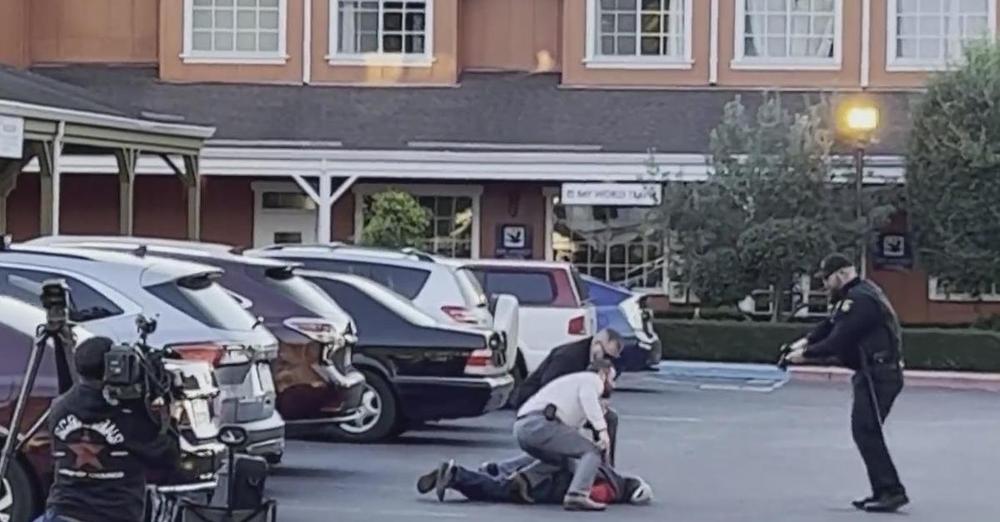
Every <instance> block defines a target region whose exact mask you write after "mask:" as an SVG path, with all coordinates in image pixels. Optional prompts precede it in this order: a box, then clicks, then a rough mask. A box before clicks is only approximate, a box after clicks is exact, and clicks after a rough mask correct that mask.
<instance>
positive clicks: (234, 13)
mask: <svg viewBox="0 0 1000 522" xmlns="http://www.w3.org/2000/svg"><path fill="white" fill-rule="evenodd" d="M188 2H189V5H190V10H189V12H188V13H187V14H188V24H189V30H190V40H189V42H188V46H189V51H190V53H191V54H194V55H198V54H202V55H236V56H239V55H261V54H272V55H274V54H280V53H281V52H282V49H283V46H282V45H281V40H282V35H283V33H284V28H283V27H282V25H283V16H282V14H283V9H284V7H285V6H284V3H285V2H284V0H188Z"/></svg>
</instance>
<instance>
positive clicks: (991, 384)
mask: <svg viewBox="0 0 1000 522" xmlns="http://www.w3.org/2000/svg"><path fill="white" fill-rule="evenodd" d="M853 374H854V372H853V371H851V370H848V369H845V368H835V367H821V366H794V367H790V368H789V375H790V377H791V380H793V381H799V382H837V383H847V382H850V380H851V375H853ZM903 378H904V379H905V383H906V385H908V386H918V387H926V388H945V389H950V390H979V391H989V392H1000V373H972V372H934V371H926V370H905V371H904V372H903Z"/></svg>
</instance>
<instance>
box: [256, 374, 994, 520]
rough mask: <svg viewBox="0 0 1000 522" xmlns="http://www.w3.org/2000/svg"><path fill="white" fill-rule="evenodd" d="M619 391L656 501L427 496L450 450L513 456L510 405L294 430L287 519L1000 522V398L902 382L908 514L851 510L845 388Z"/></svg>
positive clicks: (283, 506) (631, 441)
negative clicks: (403, 429)
mask: <svg viewBox="0 0 1000 522" xmlns="http://www.w3.org/2000/svg"><path fill="white" fill-rule="evenodd" d="M768 390H771V391H768ZM613 402H614V407H615V408H616V409H617V410H618V411H619V413H620V415H621V427H620V442H619V449H618V465H619V467H620V468H621V469H622V470H624V471H627V472H630V473H635V474H638V475H640V476H642V477H643V478H644V479H646V480H647V481H648V482H649V483H650V484H651V485H652V487H653V488H654V492H655V497H656V498H655V500H654V502H653V503H652V504H651V505H649V506H643V507H636V506H611V507H610V508H609V510H608V511H607V512H605V513H593V514H591V513H568V512H564V511H562V509H561V508H560V507H558V506H520V505H500V504H482V503H472V502H468V501H465V500H463V499H462V498H461V497H460V495H458V494H457V493H454V492H449V497H448V498H447V501H446V502H445V503H439V502H438V501H437V499H436V498H434V497H433V495H427V496H423V497H421V496H420V495H418V494H417V492H416V489H415V481H416V478H417V476H418V475H420V474H421V473H423V472H425V471H428V470H430V469H432V468H434V467H435V466H436V465H437V464H438V463H440V462H441V461H442V460H444V459H448V458H454V459H456V460H457V461H458V463H460V464H464V465H466V466H468V467H473V468H474V467H475V466H477V465H478V464H479V463H480V462H482V461H484V460H488V459H499V458H503V457H505V456H508V455H512V454H513V453H514V452H516V447H515V445H514V442H513V439H512V437H511V434H510V428H511V424H512V422H513V417H512V414H511V413H510V412H499V413H494V414H491V415H487V416H484V417H481V418H477V419H468V420H462V421H454V422H444V423H439V424H434V425H429V426H427V427H425V428H423V429H420V430H417V431H413V432H408V433H407V434H405V435H404V436H403V437H402V438H400V439H399V440H398V441H396V442H393V443H390V444H379V445H350V444H337V443H330V442H325V441H322V440H309V441H303V440H296V441H291V442H290V444H289V447H288V450H287V452H286V457H285V461H284V463H283V464H282V465H281V466H280V467H279V468H277V469H275V471H274V475H273V476H272V477H271V478H270V479H269V482H268V489H269V492H270V494H271V495H272V496H273V497H274V498H276V499H277V500H278V501H279V508H278V510H279V517H278V520H279V521H280V522H292V521H302V522H319V521H323V522H327V521H334V520H336V521H364V522H388V521H394V522H395V521H400V520H413V521H421V520H438V521H447V520H470V521H472V520H476V521H483V522H489V521H504V522H510V521H515V520H519V519H523V520H568V519H570V518H577V517H587V518H594V519H596V518H607V519H609V520H626V519H628V520H634V521H643V520H650V521H652V520H656V521H664V520H673V521H684V522H709V521H720V522H721V521H726V522H732V521H747V522H763V521H770V520H787V521H796V522H831V521H838V522H839V521H847V520H873V519H894V518H892V517H902V518H899V520H907V521H912V522H917V521H926V522H941V521H946V520H947V521H949V522H966V521H968V522H989V521H996V520H1000V495H998V492H1000V490H998V489H997V488H998V485H1000V394H996V393H989V392H980V391H952V390H937V389H932V388H916V387H912V388H907V389H905V390H904V391H903V394H902V395H901V396H900V398H899V400H898V402H897V404H896V408H895V409H894V410H893V412H892V414H891V415H890V418H889V422H888V426H887V430H886V434H887V437H888V440H889V446H890V451H891V453H892V454H893V457H894V459H895V460H896V464H897V467H898V468H899V471H900V474H901V477H902V479H903V482H904V483H905V485H906V486H907V488H908V489H909V493H910V498H911V500H912V504H910V506H908V507H907V508H905V509H904V510H903V512H902V513H900V514H896V515H876V514H867V513H861V512H858V511H856V510H854V509H853V508H852V507H851V506H850V500H851V499H853V498H855V497H858V496H863V495H864V494H867V489H868V486H867V481H866V478H865V474H864V468H863V465H862V463H861V460H860V457H859V456H858V454H857V452H856V450H855V448H854V445H853V442H852V441H851V436H850V429H849V424H848V419H849V409H848V407H849V402H850V391H849V389H848V388H847V387H846V386H844V385H841V384H825V383H798V382H791V383H788V384H785V385H784V386H782V387H779V388H777V389H771V388H770V387H764V388H761V389H753V388H748V389H743V390H734V389H704V388H698V387H695V386H680V385H676V384H675V385H665V384H662V383H656V382H652V381H650V380H649V379H645V380H644V381H643V382H642V383H641V384H638V385H635V386H631V387H630V389H620V390H619V391H617V392H616V393H615V396H614V398H613Z"/></svg>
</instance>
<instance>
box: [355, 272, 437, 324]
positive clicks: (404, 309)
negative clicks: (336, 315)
mask: <svg viewBox="0 0 1000 522" xmlns="http://www.w3.org/2000/svg"><path fill="white" fill-rule="evenodd" d="M351 284H353V285H354V286H356V287H357V288H358V289H359V290H361V291H362V292H364V293H366V294H368V295H369V296H371V297H372V299H375V300H376V301H378V302H379V303H381V304H382V305H384V306H386V307H387V308H389V309H390V310H392V311H393V312H396V313H397V314H399V315H400V316H402V317H403V318H404V319H406V320H407V321H408V322H410V323H411V324H414V325H417V326H426V327H433V326H438V322H437V320H436V319H434V318H433V317H431V316H430V315H427V314H426V313H424V312H423V311H422V310H420V309H419V308H417V307H416V306H414V305H413V302H412V301H410V300H408V299H407V298H405V297H403V296H401V295H399V294H397V293H396V292H394V291H392V290H390V289H388V288H386V287H384V286H382V285H380V284H378V283H375V282H372V281H369V280H368V279H362V278H360V277H352V278H351Z"/></svg>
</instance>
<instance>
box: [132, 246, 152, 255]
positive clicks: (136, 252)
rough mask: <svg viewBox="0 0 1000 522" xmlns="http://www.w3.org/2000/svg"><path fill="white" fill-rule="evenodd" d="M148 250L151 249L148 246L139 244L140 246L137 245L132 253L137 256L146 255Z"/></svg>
mask: <svg viewBox="0 0 1000 522" xmlns="http://www.w3.org/2000/svg"><path fill="white" fill-rule="evenodd" d="M148 251H149V249H148V248H146V245H139V246H138V247H136V249H135V250H133V251H132V255H133V256H135V257H146V252H148Z"/></svg>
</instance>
